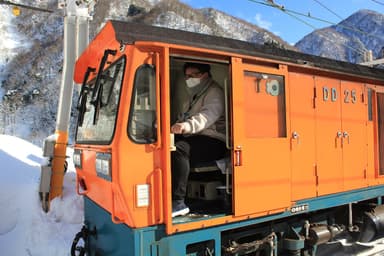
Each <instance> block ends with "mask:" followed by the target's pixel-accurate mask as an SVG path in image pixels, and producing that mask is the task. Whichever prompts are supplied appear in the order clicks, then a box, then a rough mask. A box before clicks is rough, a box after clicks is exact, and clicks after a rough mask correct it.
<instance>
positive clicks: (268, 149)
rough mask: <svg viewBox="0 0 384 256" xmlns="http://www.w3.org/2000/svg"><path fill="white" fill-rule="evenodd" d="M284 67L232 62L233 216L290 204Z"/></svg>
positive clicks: (276, 210)
mask: <svg viewBox="0 0 384 256" xmlns="http://www.w3.org/2000/svg"><path fill="white" fill-rule="evenodd" d="M286 75H287V67H286V66H283V65H276V67H269V66H268V67H265V66H261V65H252V64H244V63H242V62H241V59H233V92H232V95H233V99H232V102H233V122H232V124H233V166H234V173H233V179H234V180H233V185H234V189H233V194H234V214H235V215H236V216H240V215H247V214H257V215H265V214H271V213H277V212H281V211H283V210H284V209H286V208H287V207H289V206H290V201H291V196H290V195H291V191H290V189H291V187H290V177H291V172H290V157H289V153H290V150H289V138H287V134H288V131H287V123H288V122H289V120H288V118H287V115H286V113H287V111H288V108H287V106H288V104H287V99H289V97H288V90H287V89H286V87H287V85H286V82H287V81H286Z"/></svg>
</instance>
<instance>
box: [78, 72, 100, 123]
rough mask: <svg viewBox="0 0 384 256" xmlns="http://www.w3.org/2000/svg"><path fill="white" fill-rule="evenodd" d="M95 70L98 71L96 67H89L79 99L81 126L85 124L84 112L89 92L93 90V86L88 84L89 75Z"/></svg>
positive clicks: (79, 121)
mask: <svg viewBox="0 0 384 256" xmlns="http://www.w3.org/2000/svg"><path fill="white" fill-rule="evenodd" d="M95 71H96V69H95V68H91V67H88V68H87V71H86V72H85V75H84V80H83V84H82V85H81V91H80V95H79V100H78V101H77V107H76V108H77V110H78V111H79V117H78V118H79V120H78V126H80V127H81V126H82V125H83V122H84V114H85V111H86V110H87V99H88V93H89V91H90V90H91V88H89V87H88V86H87V81H88V77H89V75H90V74H91V72H95Z"/></svg>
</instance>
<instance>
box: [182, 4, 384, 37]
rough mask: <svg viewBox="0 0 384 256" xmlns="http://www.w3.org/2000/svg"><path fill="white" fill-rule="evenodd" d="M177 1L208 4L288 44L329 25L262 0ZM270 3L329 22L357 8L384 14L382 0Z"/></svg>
mask: <svg viewBox="0 0 384 256" xmlns="http://www.w3.org/2000/svg"><path fill="white" fill-rule="evenodd" d="M181 2H183V3H185V4H188V5H189V6H191V7H193V8H205V7H212V8H215V9H218V10H220V11H223V12H225V13H228V14H231V15H233V16H235V17H239V18H242V19H244V20H246V21H248V22H250V23H253V24H255V25H258V26H260V27H263V28H265V29H267V30H269V31H271V32H273V33H275V34H276V35H278V36H280V37H281V38H282V39H283V40H285V41H287V42H288V43H291V44H294V43H296V42H297V41H299V40H300V39H301V38H303V37H304V36H305V35H307V34H308V33H310V32H312V31H313V29H314V28H322V27H328V26H331V25H332V24H329V23H326V22H319V21H316V20H314V19H309V18H307V17H304V16H300V15H297V14H295V13H292V12H289V13H291V14H293V15H294V16H295V17H298V18H299V19H301V20H303V21H304V22H306V23H307V24H305V23H304V22H302V21H298V20H297V19H296V18H294V17H292V16H290V15H287V14H286V13H284V12H282V11H281V10H279V9H276V8H272V7H269V6H267V5H263V4H260V3H266V2H267V1H266V0H181ZM274 3H276V4H278V5H282V6H284V8H285V9H286V10H289V11H293V12H297V13H302V14H307V15H308V14H310V15H311V16H312V17H315V18H319V19H321V20H325V21H328V22H330V23H338V22H340V21H341V20H342V19H345V18H347V17H348V16H350V15H351V14H353V13H354V12H356V11H358V10H360V9H369V10H373V11H376V12H379V13H384V0H274Z"/></svg>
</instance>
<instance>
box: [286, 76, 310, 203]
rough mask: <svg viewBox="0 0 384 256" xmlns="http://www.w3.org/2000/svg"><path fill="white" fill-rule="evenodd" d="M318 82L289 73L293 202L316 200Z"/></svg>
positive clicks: (308, 77)
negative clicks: (316, 83) (316, 106)
mask: <svg viewBox="0 0 384 256" xmlns="http://www.w3.org/2000/svg"><path fill="white" fill-rule="evenodd" d="M314 89H315V82H314V77H313V76H312V75H307V74H303V73H295V72H290V73H289V90H290V97H291V100H290V109H291V112H290V117H291V131H292V132H291V154H292V159H291V162H292V200H294V201H295V200H300V199H304V198H311V197H316V186H317V184H316V173H315V171H316V158H315V156H316V155H315V154H316V153H315V152H316V150H315V149H316V144H315V143H316V137H315V106H314V100H315V98H314V97H315V92H314Z"/></svg>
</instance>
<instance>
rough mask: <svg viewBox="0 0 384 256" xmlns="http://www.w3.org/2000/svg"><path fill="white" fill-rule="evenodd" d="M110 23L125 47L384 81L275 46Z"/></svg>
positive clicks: (374, 73)
mask: <svg viewBox="0 0 384 256" xmlns="http://www.w3.org/2000/svg"><path fill="white" fill-rule="evenodd" d="M111 23H112V26H113V27H114V30H115V33H116V40H118V41H119V42H122V43H126V44H129V43H134V42H135V41H156V42H164V43H171V44H182V45H188V46H195V47H200V48H207V49H214V50H220V51H226V52H232V53H238V54H244V55H251V56H256V57H262V58H267V59H273V60H278V61H285V62H290V63H295V64H307V65H310V66H314V67H318V68H322V69H327V70H333V71H335V72H339V73H340V72H341V73H345V74H347V75H354V76H359V77H366V78H370V79H373V80H380V81H384V70H382V69H377V68H371V67H368V66H363V65H357V64H353V63H349V62H344V61H337V60H333V59H329V58H324V57H319V56H315V55H310V54H305V53H301V52H297V51H292V50H286V49H281V48H278V47H274V46H269V45H261V44H256V43H250V42H245V41H240V40H234V39H229V38H223V37H217V36H211V35H206V34H199V33H193V32H188V31H183V30H176V29H169V28H164V27H157V26H150V25H146V24H143V23H136V22H125V21H115V20H112V21H111Z"/></svg>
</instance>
